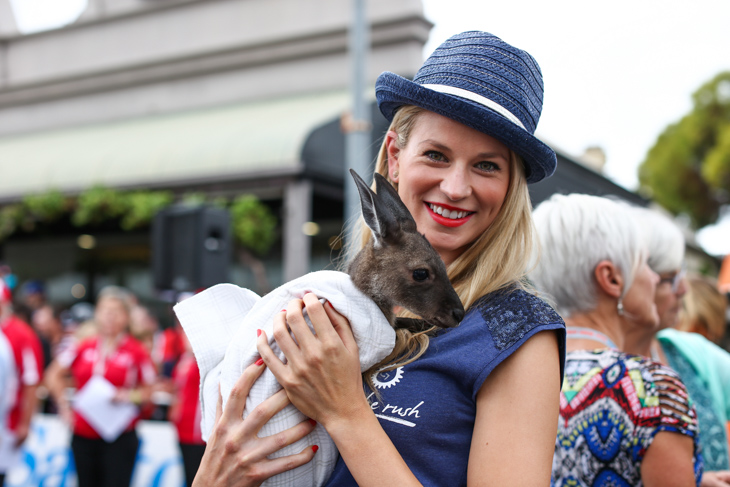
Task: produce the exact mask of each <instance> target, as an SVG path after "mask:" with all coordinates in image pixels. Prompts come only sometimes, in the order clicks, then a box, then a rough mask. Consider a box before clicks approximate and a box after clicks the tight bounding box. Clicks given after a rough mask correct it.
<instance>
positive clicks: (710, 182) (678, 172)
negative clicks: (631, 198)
mask: <svg viewBox="0 0 730 487" xmlns="http://www.w3.org/2000/svg"><path fill="white" fill-rule="evenodd" d="M692 99H693V102H694V103H693V108H692V110H691V111H690V113H688V114H687V115H685V116H684V117H682V119H681V120H679V121H678V122H676V123H673V124H671V125H670V126H669V127H667V128H666V129H665V130H664V132H663V133H662V134H661V135H660V136H659V138H658V139H657V141H656V143H655V144H654V146H653V147H652V148H651V149H650V150H649V153H648V154H647V157H646V159H645V160H644V162H643V163H642V165H641V167H640V168H639V182H640V185H641V190H642V191H643V192H645V193H648V194H649V195H651V197H652V198H653V199H654V200H655V201H656V202H657V203H659V204H661V205H662V206H664V207H665V208H667V209H668V210H669V211H672V212H673V213H675V214H679V213H685V214H687V215H689V216H690V217H691V219H692V221H693V223H694V224H695V225H697V226H698V227H702V226H705V225H708V224H711V223H714V222H715V221H716V220H717V217H718V215H719V210H720V207H721V206H723V205H725V204H727V203H728V202H730V199H729V198H728V195H729V194H730V72H723V73H720V74H718V75H717V76H715V78H713V79H712V80H710V81H709V82H707V83H705V84H704V85H702V86H701V87H700V88H699V89H698V90H697V91H696V92H695V93H694V94H693V95H692Z"/></svg>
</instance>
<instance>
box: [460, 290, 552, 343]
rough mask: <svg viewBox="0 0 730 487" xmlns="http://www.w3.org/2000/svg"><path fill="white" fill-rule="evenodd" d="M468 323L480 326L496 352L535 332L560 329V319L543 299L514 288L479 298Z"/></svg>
mask: <svg viewBox="0 0 730 487" xmlns="http://www.w3.org/2000/svg"><path fill="white" fill-rule="evenodd" d="M473 309H474V310H475V311H474V312H473V313H470V314H472V315H473V316H472V320H476V321H479V322H481V323H483V324H484V325H485V326H486V328H487V329H488V330H489V334H490V335H491V337H492V339H493V340H494V344H495V346H496V347H497V348H498V349H507V348H510V347H512V346H513V345H514V344H516V343H518V342H520V341H521V340H522V339H523V338H525V337H527V336H528V335H532V334H534V333H536V332H537V331H542V330H548V329H553V330H555V329H558V330H564V329H565V323H564V322H563V318H561V316H560V315H559V314H558V313H557V312H556V311H555V310H554V309H553V308H552V307H551V306H550V305H549V304H548V303H547V302H545V301H544V300H542V299H541V298H539V297H538V296H535V295H534V294H531V293H529V292H527V291H525V290H524V289H521V288H518V287H510V288H506V289H500V290H498V291H495V292H492V293H489V294H487V295H485V296H483V297H482V298H480V299H479V300H478V301H477V302H476V303H475V304H474V306H473Z"/></svg>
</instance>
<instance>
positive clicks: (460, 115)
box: [375, 72, 557, 183]
mask: <svg viewBox="0 0 730 487" xmlns="http://www.w3.org/2000/svg"><path fill="white" fill-rule="evenodd" d="M375 97H376V98H377V100H378V106H379V107H380V111H381V112H382V114H383V115H384V116H385V118H387V119H388V121H392V120H393V115H394V114H395V111H396V110H397V109H398V108H399V107H401V106H403V105H415V106H419V107H421V108H425V109H426V110H429V111H431V112H434V113H438V114H439V115H443V116H444V117H448V118H450V119H452V120H456V121H457V122H459V123H463V124H464V125H466V126H467V127H471V128H473V129H475V130H478V131H480V132H483V133H485V134H487V135H490V136H492V137H494V138H495V139H497V140H499V141H500V142H502V143H503V144H504V145H506V146H507V147H508V148H510V149H511V150H513V151H514V152H515V153H517V154H518V155H519V156H520V157H521V158H522V160H523V161H524V164H525V176H526V179H527V182H528V183H536V182H538V181H541V180H543V179H545V178H547V177H549V176H551V175H552V174H553V173H554V172H555V168H556V166H557V158H556V156H555V151H553V150H552V149H551V148H550V147H549V146H548V145H547V144H545V143H544V142H542V141H540V140H539V139H538V138H537V137H535V136H534V135H532V134H531V133H529V132H528V131H527V130H525V129H523V128H522V127H520V126H519V125H516V124H515V123H513V122H511V121H509V120H507V119H506V118H505V117H503V116H502V115H500V114H498V113H497V112H495V111H492V110H490V109H489V108H486V107H485V106H483V105H480V104H479V103H476V102H473V101H471V100H467V99H465V98H461V97H459V96H454V95H449V94H445V93H439V92H438V91H434V90H431V89H429V88H424V87H423V86H421V85H419V84H418V83H414V82H413V81H411V80H409V79H406V78H403V77H402V76H398V75H397V74H394V73H390V72H385V73H383V74H381V75H380V76H379V77H378V80H377V82H376V84H375Z"/></svg>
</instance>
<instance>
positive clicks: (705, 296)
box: [677, 276, 728, 343]
mask: <svg viewBox="0 0 730 487" xmlns="http://www.w3.org/2000/svg"><path fill="white" fill-rule="evenodd" d="M727 305H728V300H727V297H726V296H725V295H724V294H723V293H721V292H720V291H718V289H717V287H715V284H714V283H713V282H710V281H709V280H707V279H705V278H703V277H699V276H696V277H690V278H688V279H687V294H685V295H684V299H683V300H682V310H681V312H680V318H679V324H678V325H677V328H678V329H680V330H683V331H690V332H694V333H699V334H700V335H702V336H704V337H705V338H707V339H708V340H710V341H712V342H714V343H719V342H720V340H722V337H723V336H725V328H726V324H727V323H726V321H725V319H726V315H725V313H726V309H727Z"/></svg>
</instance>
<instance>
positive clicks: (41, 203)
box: [22, 190, 69, 221]
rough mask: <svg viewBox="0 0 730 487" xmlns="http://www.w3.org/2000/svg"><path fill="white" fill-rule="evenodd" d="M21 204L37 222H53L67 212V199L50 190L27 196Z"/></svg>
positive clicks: (58, 192)
mask: <svg viewBox="0 0 730 487" xmlns="http://www.w3.org/2000/svg"><path fill="white" fill-rule="evenodd" d="M22 204H23V205H24V206H25V208H26V209H27V210H28V211H29V212H30V213H31V215H33V217H34V218H35V219H36V220H38V221H53V220H57V219H58V218H60V217H61V216H62V215H63V214H64V213H66V212H67V211H68V207H69V204H68V198H66V197H65V196H64V195H63V194H62V193H61V192H60V191H57V190H51V191H49V192H47V193H43V194H35V195H28V196H26V197H24V198H23V201H22Z"/></svg>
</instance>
